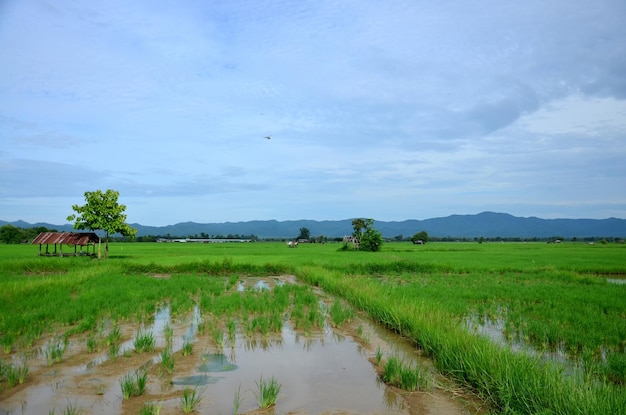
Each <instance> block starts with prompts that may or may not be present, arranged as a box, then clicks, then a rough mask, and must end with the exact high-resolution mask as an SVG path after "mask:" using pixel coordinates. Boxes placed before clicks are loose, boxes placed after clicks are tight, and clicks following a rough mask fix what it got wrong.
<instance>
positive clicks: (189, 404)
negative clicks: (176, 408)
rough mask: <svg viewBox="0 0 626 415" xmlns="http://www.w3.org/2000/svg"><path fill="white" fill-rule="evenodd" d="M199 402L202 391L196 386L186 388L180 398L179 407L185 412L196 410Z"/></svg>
mask: <svg viewBox="0 0 626 415" xmlns="http://www.w3.org/2000/svg"><path fill="white" fill-rule="evenodd" d="M200 402H202V391H198V388H195V389H190V388H186V389H185V390H184V391H183V396H182V397H181V398H180V403H181V407H182V409H183V412H184V413H186V414H190V413H192V412H194V411H196V410H197V408H198V405H200Z"/></svg>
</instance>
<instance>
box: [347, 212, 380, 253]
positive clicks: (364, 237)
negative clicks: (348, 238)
mask: <svg viewBox="0 0 626 415" xmlns="http://www.w3.org/2000/svg"><path fill="white" fill-rule="evenodd" d="M352 228H353V229H354V232H353V234H352V235H353V236H355V237H356V238H358V240H359V250H361V251H371V252H376V251H380V248H381V247H382V245H383V236H382V234H381V233H380V232H378V231H377V230H376V229H374V219H363V218H357V219H354V220H353V221H352Z"/></svg>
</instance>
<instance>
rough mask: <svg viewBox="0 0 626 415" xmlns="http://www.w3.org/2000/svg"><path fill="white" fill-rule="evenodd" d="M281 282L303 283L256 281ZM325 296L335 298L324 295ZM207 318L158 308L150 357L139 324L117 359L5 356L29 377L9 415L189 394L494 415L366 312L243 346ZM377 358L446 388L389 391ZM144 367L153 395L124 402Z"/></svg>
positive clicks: (211, 409) (298, 409) (164, 401)
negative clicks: (170, 355)
mask: <svg viewBox="0 0 626 415" xmlns="http://www.w3.org/2000/svg"><path fill="white" fill-rule="evenodd" d="M277 281H279V282H287V283H293V282H294V279H293V277H291V276H282V277H268V278H265V279H254V280H251V281H246V284H248V285H254V286H257V287H260V288H269V289H271V288H272V285H273V284H275V283H276V282H277ZM242 284H243V283H242ZM240 288H241V287H240ZM318 295H319V296H320V298H322V301H324V298H326V301H330V300H328V298H327V297H326V296H325V295H324V293H322V292H318ZM201 314H202V313H201V312H200V310H198V309H196V310H194V312H192V313H191V314H190V315H189V316H185V318H175V317H172V316H171V315H170V313H169V309H168V308H163V309H160V310H157V312H156V313H155V316H154V321H153V322H152V325H151V327H149V329H150V330H151V331H152V333H153V334H154V336H155V338H156V349H155V350H154V351H153V352H150V353H141V354H138V353H136V352H135V351H134V350H133V346H132V344H133V336H134V335H135V334H136V332H137V325H136V324H126V325H120V326H119V327H120V329H121V330H120V331H121V334H122V338H123V340H124V341H123V342H122V344H121V347H120V351H119V354H118V355H117V356H116V357H114V358H112V357H111V356H110V354H109V352H108V350H102V349H101V350H100V351H96V352H92V353H89V352H88V350H87V345H86V338H85V337H83V338H74V339H71V340H70V342H69V344H68V348H67V350H66V351H65V354H64V355H63V360H62V361H61V362H60V363H54V364H51V365H50V364H48V362H47V361H46V358H45V354H44V349H45V346H44V345H45V344H47V339H43V340H42V341H41V342H40V347H39V349H37V348H34V349H33V350H30V351H29V352H28V353H24V352H21V353H20V352H18V353H14V354H11V355H5V356H4V357H3V360H4V362H5V365H6V364H9V363H11V362H15V363H17V362H19V361H21V360H22V359H27V360H26V361H27V363H28V366H29V376H28V378H27V380H26V382H25V383H24V384H22V385H18V386H15V387H12V388H9V387H8V385H7V382H6V381H5V382H1V383H0V414H2V415H4V414H6V415H9V414H26V415H28V414H50V413H52V412H53V411H54V412H55V413H57V414H61V413H68V409H72V408H73V409H76V410H77V412H78V413H80V414H84V415H88V414H103V415H108V414H138V413H140V412H141V410H142V408H143V407H144V405H145V404H146V403H148V402H153V403H156V404H157V405H159V406H160V407H161V410H160V413H161V414H164V415H167V414H180V413H183V409H182V403H181V397H182V395H183V391H184V390H185V389H186V388H191V389H194V390H195V391H196V393H198V395H199V396H201V401H200V402H199V404H198V406H197V407H196V412H197V413H211V414H232V413H234V409H235V406H236V402H237V401H238V411H237V412H238V413H240V414H294V415H295V414H326V415H330V414H346V415H347V414H390V415H391V414H440V415H460V414H482V413H484V411H483V409H482V406H481V403H480V401H479V400H477V399H476V398H475V397H473V396H471V395H470V394H468V393H465V392H463V391H462V390H461V389H458V388H455V386H454V385H453V384H451V383H450V382H448V381H447V380H446V379H445V378H443V377H441V376H440V375H438V374H437V373H436V370H435V369H434V367H433V366H432V364H431V363H430V362H429V361H428V360H427V359H425V358H423V356H422V355H421V353H420V351H419V350H417V349H416V348H415V347H414V346H413V345H411V344H410V343H409V342H407V341H406V340H405V339H403V338H401V337H399V336H398V335H396V334H395V333H392V332H390V331H388V330H386V329H384V328H382V327H380V326H378V325H376V324H374V323H372V322H371V321H369V320H368V319H367V318H366V317H365V316H362V315H357V317H356V318H355V319H353V320H352V321H350V322H349V323H346V324H344V325H343V326H342V327H341V328H332V327H330V326H329V325H326V326H325V327H324V329H323V330H317V331H312V332H311V333H306V334H305V333H302V332H298V331H295V330H293V329H292V327H291V326H290V324H289V320H288V319H286V320H285V322H284V325H283V328H282V331H281V332H280V333H274V334H271V335H267V336H260V335H257V336H249V335H244V334H243V333H240V332H238V333H237V335H236V339H235V340H234V341H230V340H226V341H225V342H224V343H223V344H222V345H219V346H218V345H216V344H215V342H214V341H213V339H211V338H210V335H209V334H208V333H203V334H199V333H198V323H199V322H200V321H201V319H202V317H201ZM166 326H169V327H172V328H173V336H172V338H173V342H172V348H173V351H174V357H175V366H174V370H173V373H172V374H171V375H169V374H167V373H164V371H163V370H162V368H161V362H160V359H161V357H160V356H161V351H162V350H163V349H164V348H165V347H166V341H165V338H164V337H165V336H164V331H165V327H166ZM185 341H191V342H192V344H193V351H192V353H191V355H189V356H183V350H182V349H183V343H184V342H185ZM377 354H379V355H381V354H382V355H383V356H391V355H396V356H399V357H401V359H403V360H405V361H407V362H412V363H413V364H419V365H422V366H424V367H427V368H429V370H430V371H431V373H432V374H433V376H434V379H435V383H436V386H435V387H434V388H432V389H431V390H428V391H418V392H407V391H403V390H401V389H398V388H396V387H393V386H389V385H386V384H385V383H383V382H382V381H381V379H382V376H381V374H382V364H381V363H382V361H381V362H377V358H376V356H377ZM384 358H385V357H383V359H384ZM137 370H139V371H145V372H146V373H147V375H148V376H147V387H146V393H145V394H143V395H141V396H136V397H132V398H130V399H127V400H124V399H123V397H122V391H121V386H120V379H121V378H122V377H123V376H124V375H126V374H128V373H131V374H133V373H135V371H137ZM272 377H273V378H275V379H276V380H277V381H278V383H279V384H280V385H281V390H280V394H279V399H278V403H277V404H276V405H274V406H273V407H271V408H269V409H259V404H258V402H257V395H258V385H259V382H260V381H261V379H270V378H272Z"/></svg>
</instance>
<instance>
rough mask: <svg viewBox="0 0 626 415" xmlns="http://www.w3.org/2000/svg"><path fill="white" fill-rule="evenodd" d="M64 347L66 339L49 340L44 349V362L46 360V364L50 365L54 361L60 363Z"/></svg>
mask: <svg viewBox="0 0 626 415" xmlns="http://www.w3.org/2000/svg"><path fill="white" fill-rule="evenodd" d="M66 348H67V339H65V340H59V339H56V340H51V341H49V342H48V344H47V345H46V348H45V350H44V355H45V356H46V362H48V366H51V365H52V364H54V363H61V361H62V360H63V354H64V353H65V350H66Z"/></svg>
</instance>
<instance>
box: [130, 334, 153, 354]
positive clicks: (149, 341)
mask: <svg viewBox="0 0 626 415" xmlns="http://www.w3.org/2000/svg"><path fill="white" fill-rule="evenodd" d="M133 346H134V347H135V352H137V353H143V352H152V351H154V348H155V346H156V340H155V339H154V334H153V333H152V332H151V331H144V330H142V329H139V330H137V335H136V336H135V340H134V341H133Z"/></svg>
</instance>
